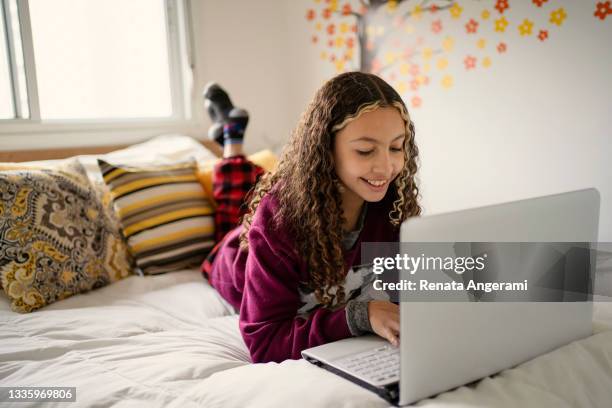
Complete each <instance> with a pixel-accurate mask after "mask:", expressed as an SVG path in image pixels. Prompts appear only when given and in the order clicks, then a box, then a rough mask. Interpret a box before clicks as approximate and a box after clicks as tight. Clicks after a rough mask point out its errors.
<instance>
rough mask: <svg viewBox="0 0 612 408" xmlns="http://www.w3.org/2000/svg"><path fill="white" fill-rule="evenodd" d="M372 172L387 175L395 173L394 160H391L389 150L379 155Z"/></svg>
mask: <svg viewBox="0 0 612 408" xmlns="http://www.w3.org/2000/svg"><path fill="white" fill-rule="evenodd" d="M372 172H373V173H380V174H384V175H385V176H388V175H389V174H392V173H393V161H392V160H391V155H390V153H389V152H388V151H387V152H383V153H381V154H379V155H378V157H377V158H376V160H375V161H374V167H373V168H372Z"/></svg>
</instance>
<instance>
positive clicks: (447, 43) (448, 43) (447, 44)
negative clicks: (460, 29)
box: [442, 37, 455, 51]
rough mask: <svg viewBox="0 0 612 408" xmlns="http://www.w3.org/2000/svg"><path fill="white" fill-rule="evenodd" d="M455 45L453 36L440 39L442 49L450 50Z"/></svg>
mask: <svg viewBox="0 0 612 408" xmlns="http://www.w3.org/2000/svg"><path fill="white" fill-rule="evenodd" d="M454 47H455V40H454V39H453V37H446V38H445V39H444V41H442V48H443V49H444V51H452V50H453V48H454Z"/></svg>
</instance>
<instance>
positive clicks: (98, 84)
mask: <svg viewBox="0 0 612 408" xmlns="http://www.w3.org/2000/svg"><path fill="white" fill-rule="evenodd" d="M0 6H1V7H2V8H1V12H2V13H1V16H2V18H1V19H0V20H1V21H0V124H1V123H3V122H5V121H6V120H7V119H8V120H11V119H12V120H13V121H14V122H15V121H17V122H20V123H21V122H24V123H41V124H45V123H91V122H102V123H104V122H117V121H136V122H138V121H151V120H166V121H168V120H186V119H189V118H190V110H191V106H190V103H189V98H188V97H187V95H190V94H191V92H190V87H191V82H192V74H191V69H192V68H193V67H192V64H191V63H190V60H191V58H190V56H189V53H188V51H189V48H190V47H189V41H188V38H189V35H188V29H187V27H186V24H185V19H186V16H187V13H186V12H185V3H184V1H183V0H130V1H125V0H78V1H75V0H53V1H49V0H0Z"/></svg>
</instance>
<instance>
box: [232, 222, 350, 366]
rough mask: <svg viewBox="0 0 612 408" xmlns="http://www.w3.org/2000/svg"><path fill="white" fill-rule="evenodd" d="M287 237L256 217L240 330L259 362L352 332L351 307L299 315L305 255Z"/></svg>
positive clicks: (294, 353)
mask: <svg viewBox="0 0 612 408" xmlns="http://www.w3.org/2000/svg"><path fill="white" fill-rule="evenodd" d="M296 258H297V257H296V256H295V255H293V251H292V250H291V248H290V247H289V246H288V243H287V239H283V237H282V236H279V235H275V234H274V233H272V232H271V231H270V230H269V229H268V228H265V227H264V226H263V225H261V224H260V225H256V223H255V222H254V223H253V225H252V226H251V229H250V230H249V253H248V257H247V261H246V271H245V285H244V293H243V298H242V303H241V307H240V332H241V334H242V337H243V339H244V341H245V343H246V345H247V347H248V349H249V351H250V353H251V359H252V361H253V362H254V363H262V362H269V361H276V362H281V361H283V360H286V359H299V358H301V354H300V352H301V351H302V350H304V349H307V348H310V347H314V346H318V345H321V344H324V343H329V342H331V341H335V340H340V339H343V338H347V337H351V331H350V329H349V327H348V323H347V320H346V311H345V308H344V307H342V308H339V309H336V310H334V311H332V310H329V309H326V308H318V309H316V310H315V311H314V312H312V313H311V314H310V315H309V316H308V317H307V318H304V317H301V316H298V315H297V312H298V309H299V308H300V307H301V305H302V302H301V300H300V296H299V292H298V283H299V281H300V274H299V260H298V259H296Z"/></svg>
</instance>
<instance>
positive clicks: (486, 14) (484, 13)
mask: <svg viewBox="0 0 612 408" xmlns="http://www.w3.org/2000/svg"><path fill="white" fill-rule="evenodd" d="M480 17H482V19H483V20H488V19H489V17H491V13H489V10H482V13H480Z"/></svg>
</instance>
